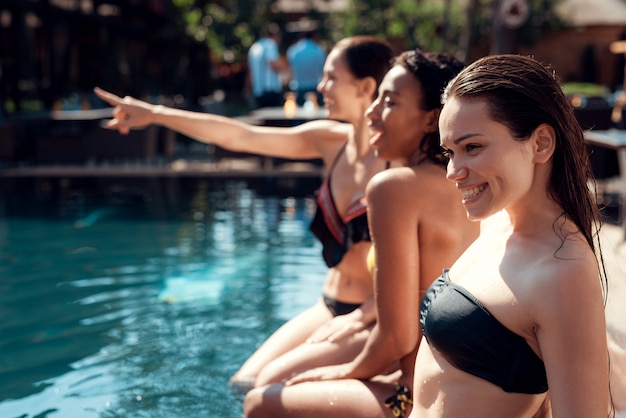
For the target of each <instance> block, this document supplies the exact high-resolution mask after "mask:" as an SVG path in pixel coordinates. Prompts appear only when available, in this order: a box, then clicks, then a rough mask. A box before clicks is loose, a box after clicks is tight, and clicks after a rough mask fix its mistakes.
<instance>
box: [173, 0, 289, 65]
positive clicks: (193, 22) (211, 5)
mask: <svg viewBox="0 0 626 418" xmlns="http://www.w3.org/2000/svg"><path fill="white" fill-rule="evenodd" d="M172 3H173V4H174V6H176V7H177V8H178V9H179V11H180V12H181V14H180V21H179V22H178V24H179V25H181V26H182V27H183V28H184V30H185V31H186V32H187V33H188V34H189V35H191V36H193V37H194V38H195V39H196V40H198V41H204V42H206V44H207V45H208V46H209V49H210V50H211V52H212V54H213V58H214V59H215V60H216V61H217V62H224V63H228V64H230V63H234V62H240V61H242V60H243V59H244V58H245V55H246V53H247V51H248V48H249V47H250V45H252V43H253V42H254V41H255V40H256V38H257V36H258V34H259V32H260V30H261V29H262V28H263V27H265V25H267V23H268V22H276V23H278V24H279V25H280V26H281V27H284V23H285V21H286V17H285V16H284V15H282V14H280V13H276V12H274V11H273V8H272V5H273V3H274V0H217V1H216V0H172Z"/></svg>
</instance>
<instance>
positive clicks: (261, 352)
mask: <svg viewBox="0 0 626 418" xmlns="http://www.w3.org/2000/svg"><path fill="white" fill-rule="evenodd" d="M332 317H333V316H332V314H331V313H330V311H329V310H328V308H326V306H325V305H324V303H323V302H322V300H321V299H320V300H319V301H318V302H317V303H316V304H315V305H313V306H312V307H310V308H309V309H307V310H306V311H304V312H302V313H300V314H299V315H297V316H295V317H294V318H292V319H290V320H289V321H288V322H287V323H285V324H284V325H283V326H281V327H280V328H279V329H278V330H276V331H275V332H274V333H273V334H272V335H271V336H270V337H269V338H268V339H267V340H266V341H265V342H264V343H263V344H262V345H261V346H260V347H259V348H258V349H257V350H256V351H255V352H254V354H252V355H251V356H250V358H248V360H246V362H245V363H244V364H243V365H242V366H241V368H240V369H239V370H238V371H237V373H235V374H234V375H233V377H231V379H230V381H231V384H234V385H238V386H241V385H250V386H254V382H255V381H256V378H257V375H258V374H259V372H260V371H261V369H262V368H263V367H265V366H266V365H267V364H268V363H269V362H271V361H272V360H274V359H276V358H277V357H279V356H281V355H283V354H285V353H287V352H288V351H290V350H292V349H294V348H295V347H297V346H298V345H300V344H302V343H303V342H305V341H306V339H307V338H308V337H309V336H310V335H311V334H312V333H313V331H315V330H316V329H317V328H318V327H320V326H322V324H324V323H325V322H326V321H329V320H330V319H332Z"/></svg>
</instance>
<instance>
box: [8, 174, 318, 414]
mask: <svg viewBox="0 0 626 418" xmlns="http://www.w3.org/2000/svg"><path fill="white" fill-rule="evenodd" d="M5 180H6V179H3V180H2V182H3V183H2V185H1V186H0V191H1V192H2V194H1V197H0V318H1V321H0V417H5V418H12V417H20V418H35V417H37V418H43V417H81V418H82V417H225V418H229V417H240V416H241V413H242V409H241V402H240V397H239V396H237V395H236V394H234V393H232V392H231V391H230V390H229V388H228V386H227V382H228V378H229V377H230V375H231V374H232V373H233V372H235V371H236V369H237V368H238V367H239V365H240V364H241V363H242V362H243V361H244V360H245V359H246V358H247V357H248V356H249V355H250V354H251V353H252V352H253V351H254V349H255V347H257V346H258V345H259V344H260V343H261V342H262V341H263V340H264V339H265V338H266V337H267V336H268V335H269V334H270V333H271V332H272V331H273V330H274V329H276V328H277V327H278V326H279V325H280V324H282V323H283V322H284V321H285V320H286V319H288V318H290V317H291V316H292V315H294V314H295V313H297V312H299V311H300V310H302V309H304V308H305V307H307V306H309V305H310V304H312V303H313V302H314V301H315V299H317V297H318V296H319V293H320V289H321V285H322V281H323V279H324V274H325V272H326V268H325V266H324V265H323V263H322V261H321V257H320V247H319V244H318V243H317V242H316V241H315V240H314V239H313V237H312V236H311V234H310V232H309V231H308V223H309V220H310V217H311V215H312V213H311V212H312V209H313V206H312V205H313V202H312V200H311V198H310V196H311V193H312V190H313V189H314V188H315V186H316V184H315V183H316V182H315V181H313V182H309V183H307V184H293V183H292V184H290V185H288V187H282V186H284V185H282V186H281V185H280V184H279V185H277V184H268V181H267V180H263V179H258V180H255V181H254V182H252V181H246V180H235V179H231V180H208V179H196V178H194V179H191V178H189V179H108V180H107V179H95V178H91V179H72V178H70V179H62V178H53V179H29V178H24V179H12V180H11V181H8V180H7V181H5ZM276 186H281V187H276Z"/></svg>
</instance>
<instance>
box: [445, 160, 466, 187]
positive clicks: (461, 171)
mask: <svg viewBox="0 0 626 418" xmlns="http://www.w3.org/2000/svg"><path fill="white" fill-rule="evenodd" d="M465 176H467V168H465V167H464V166H463V164H462V162H461V161H460V160H459V159H457V158H455V157H454V156H452V157H450V160H449V161H448V167H447V170H446V178H447V179H448V180H450V181H452V182H458V181H459V180H461V179H463V178H464V177H465Z"/></svg>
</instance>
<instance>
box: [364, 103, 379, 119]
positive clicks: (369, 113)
mask: <svg viewBox="0 0 626 418" xmlns="http://www.w3.org/2000/svg"><path fill="white" fill-rule="evenodd" d="M378 116H379V111H378V100H374V102H373V103H372V104H371V105H369V107H368V108H367V109H365V117H366V118H368V119H370V120H374V119H378Z"/></svg>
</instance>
